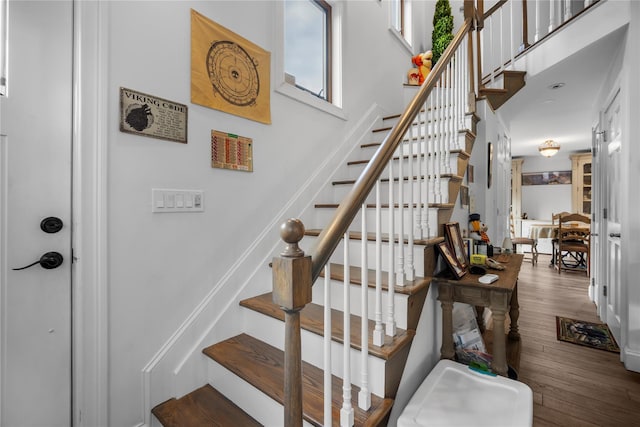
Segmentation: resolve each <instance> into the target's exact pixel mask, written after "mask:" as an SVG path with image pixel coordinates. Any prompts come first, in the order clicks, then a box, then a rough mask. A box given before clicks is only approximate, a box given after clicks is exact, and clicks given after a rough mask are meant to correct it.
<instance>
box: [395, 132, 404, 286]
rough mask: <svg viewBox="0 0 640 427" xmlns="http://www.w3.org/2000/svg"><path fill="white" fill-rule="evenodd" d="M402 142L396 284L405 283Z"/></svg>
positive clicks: (402, 150) (402, 147)
mask: <svg viewBox="0 0 640 427" xmlns="http://www.w3.org/2000/svg"><path fill="white" fill-rule="evenodd" d="M405 137H406V135H405V136H403V140H402V141H401V142H400V147H399V148H400V150H399V153H400V156H399V157H400V162H399V163H398V218H399V219H398V255H397V257H396V258H397V260H398V267H397V269H396V284H398V285H401V286H402V284H404V220H403V218H404V138H405Z"/></svg>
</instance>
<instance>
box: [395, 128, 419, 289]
mask: <svg viewBox="0 0 640 427" xmlns="http://www.w3.org/2000/svg"><path fill="white" fill-rule="evenodd" d="M418 117H419V116H418ZM415 133H416V130H415V126H413V125H411V129H410V132H409V134H410V135H409V170H408V171H407V174H408V175H409V176H408V178H407V188H408V189H409V194H408V200H407V203H408V205H409V212H408V214H409V221H408V224H407V236H408V240H407V262H406V264H405V268H404V273H405V278H406V279H407V280H413V277H414V276H415V268H414V266H413V212H414V208H413V152H414V150H413V144H415V143H416V140H417V138H416V136H415ZM400 187H404V179H400ZM400 221H401V222H404V215H403V216H401V217H400ZM400 237H401V238H402V241H403V242H404V238H403V237H402V235H400ZM399 285H400V286H404V280H403V281H402V283H399Z"/></svg>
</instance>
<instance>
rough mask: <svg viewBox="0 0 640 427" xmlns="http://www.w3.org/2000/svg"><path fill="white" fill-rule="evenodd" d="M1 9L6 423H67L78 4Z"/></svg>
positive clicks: (0, 226)
mask: <svg viewBox="0 0 640 427" xmlns="http://www.w3.org/2000/svg"><path fill="white" fill-rule="evenodd" d="M2 9H3V11H4V12H5V13H6V14H7V15H6V16H8V20H5V21H4V22H8V23H9V25H8V26H6V27H5V26H4V25H3V29H5V28H6V31H3V34H4V35H5V37H6V43H7V46H8V52H7V54H6V55H5V56H4V58H3V60H6V61H3V63H5V64H6V66H5V67H4V68H5V69H6V74H5V75H4V76H3V77H5V78H6V80H5V83H6V92H5V94H4V95H3V96H2V97H0V113H1V120H0V155H1V157H2V161H1V163H0V173H1V177H2V188H1V201H2V206H3V208H2V209H1V210H0V233H1V234H2V255H1V260H0V262H1V263H2V272H3V273H2V278H1V284H0V292H1V301H2V313H3V316H2V319H1V320H0V322H1V328H2V343H1V354H0V357H1V359H2V365H1V367H0V369H1V373H0V375H1V376H2V389H1V399H0V404H1V407H0V409H1V418H2V419H1V422H2V425H7V426H13V425H20V426H44V425H46V426H69V425H71V424H72V422H71V419H72V403H71V402H72V386H71V383H72V332H71V331H72V300H73V297H72V285H71V280H72V259H73V254H72V248H71V241H72V221H73V219H72V217H71V208H72V206H71V194H72V187H71V183H72V175H71V171H72V134H73V120H72V118H73V103H72V99H73V96H72V91H73V81H72V79H73V2H72V1H70V0H68V1H56V2H50V1H28V2H25V1H6V2H3V8H2ZM27 266H29V267H27ZM23 267H27V268H23Z"/></svg>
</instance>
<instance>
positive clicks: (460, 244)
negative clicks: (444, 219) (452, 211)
mask: <svg viewBox="0 0 640 427" xmlns="http://www.w3.org/2000/svg"><path fill="white" fill-rule="evenodd" d="M444 234H445V236H446V237H447V241H448V242H449V245H450V246H451V249H452V250H453V254H454V256H455V257H456V260H457V261H458V263H459V264H460V266H461V267H462V269H463V270H466V269H467V268H468V267H469V258H468V257H467V250H466V249H465V245H464V240H463V239H462V234H461V233H460V224H458V223H457V222H448V223H446V224H445V225H444Z"/></svg>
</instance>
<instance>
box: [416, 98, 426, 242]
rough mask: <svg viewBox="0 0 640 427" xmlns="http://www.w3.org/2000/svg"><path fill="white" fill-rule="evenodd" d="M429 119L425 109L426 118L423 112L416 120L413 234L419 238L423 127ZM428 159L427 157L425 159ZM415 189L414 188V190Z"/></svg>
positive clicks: (420, 233)
mask: <svg viewBox="0 0 640 427" xmlns="http://www.w3.org/2000/svg"><path fill="white" fill-rule="evenodd" d="M426 121H427V110H426V109H425V110H424V119H422V114H420V113H419V114H418V120H417V121H416V124H415V125H416V132H417V134H418V136H417V138H418V139H417V140H416V169H417V174H416V218H415V225H414V227H413V234H415V235H416V236H417V237H418V239H422V227H421V224H422V194H423V190H422V189H423V176H422V162H423V157H422V154H423V151H422V143H423V141H424V139H423V137H422V129H423V125H422V123H423V122H426ZM424 161H426V159H424ZM412 191H413V190H412Z"/></svg>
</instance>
